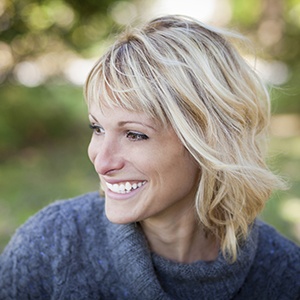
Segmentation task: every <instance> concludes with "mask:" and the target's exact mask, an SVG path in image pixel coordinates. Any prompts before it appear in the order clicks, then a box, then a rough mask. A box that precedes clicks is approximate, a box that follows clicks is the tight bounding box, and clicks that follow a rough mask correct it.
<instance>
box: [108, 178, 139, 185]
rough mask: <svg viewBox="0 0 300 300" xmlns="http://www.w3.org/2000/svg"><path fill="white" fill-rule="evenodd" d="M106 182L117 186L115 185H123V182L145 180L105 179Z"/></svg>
mask: <svg viewBox="0 0 300 300" xmlns="http://www.w3.org/2000/svg"><path fill="white" fill-rule="evenodd" d="M104 181H105V182H107V183H110V184H115V183H117V184H118V183H123V182H129V183H130V182H143V181H145V180H143V179H128V178H127V179H104Z"/></svg>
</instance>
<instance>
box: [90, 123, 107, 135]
mask: <svg viewBox="0 0 300 300" xmlns="http://www.w3.org/2000/svg"><path fill="white" fill-rule="evenodd" d="M89 127H90V129H92V130H93V131H94V133H95V134H97V135H99V134H102V133H104V129H103V128H102V127H101V126H98V125H95V124H90V125H89Z"/></svg>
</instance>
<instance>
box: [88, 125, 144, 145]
mask: <svg viewBox="0 0 300 300" xmlns="http://www.w3.org/2000/svg"><path fill="white" fill-rule="evenodd" d="M89 127H90V129H92V130H93V131H94V133H95V134H96V135H100V134H103V133H104V129H103V128H102V127H101V126H98V125H95V124H90V125H89ZM126 137H127V138H128V139H129V140H130V141H132V142H136V141H143V140H148V139H149V137H148V136H147V135H146V134H143V133H140V132H136V131H127V132H126Z"/></svg>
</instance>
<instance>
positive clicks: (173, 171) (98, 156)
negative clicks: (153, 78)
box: [88, 105, 199, 224]
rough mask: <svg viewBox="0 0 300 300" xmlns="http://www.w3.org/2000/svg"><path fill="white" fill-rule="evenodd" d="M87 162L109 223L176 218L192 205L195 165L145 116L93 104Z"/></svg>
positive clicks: (168, 134) (168, 132)
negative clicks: (95, 177)
mask: <svg viewBox="0 0 300 300" xmlns="http://www.w3.org/2000/svg"><path fill="white" fill-rule="evenodd" d="M89 118H90V123H91V127H92V128H93V135H92V139H91V142H90V145H89V149H88V154H89V157H90V160H91V161H92V163H93V164H94V166H95V170H96V172H97V173H98V174H99V177H100V181H101V185H102V187H103V189H104V191H105V199H106V201H105V202H106V204H105V209H106V215H107V217H108V219H109V220H110V221H111V222H114V223H122V224H124V223H131V222H138V221H142V220H146V219H149V218H153V219H155V218H168V217H170V218H172V217H175V216H176V217H178V214H180V213H183V212H184V211H186V209H189V208H191V207H193V205H194V199H195V190H196V182H197V179H198V174H199V168H198V167H197V165H196V163H195V161H194V159H193V158H192V157H191V156H190V155H189V153H188V151H187V150H186V149H185V148H184V146H183V145H182V143H181V142H180V140H179V139H178V137H177V135H176V134H175V132H174V130H173V129H172V128H171V126H168V127H163V126H162V125H161V124H159V123H158V122H155V121H154V120H153V119H151V118H149V117H147V115H146V114H143V113H136V112H130V111H127V110H124V109H121V108H108V107H106V108H104V110H103V111H101V110H100V109H99V108H98V106H97V105H92V106H91V107H90V110H89Z"/></svg>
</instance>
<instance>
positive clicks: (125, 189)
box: [105, 181, 146, 194]
mask: <svg viewBox="0 0 300 300" xmlns="http://www.w3.org/2000/svg"><path fill="white" fill-rule="evenodd" d="M105 183H106V186H107V187H108V189H110V190H111V191H112V192H114V193H117V194H127V193H130V192H131V191H134V190H136V189H138V188H140V187H142V186H143V185H144V184H145V183H146V181H139V182H134V183H130V182H128V181H127V182H122V183H114V184H111V183H108V182H105Z"/></svg>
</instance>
